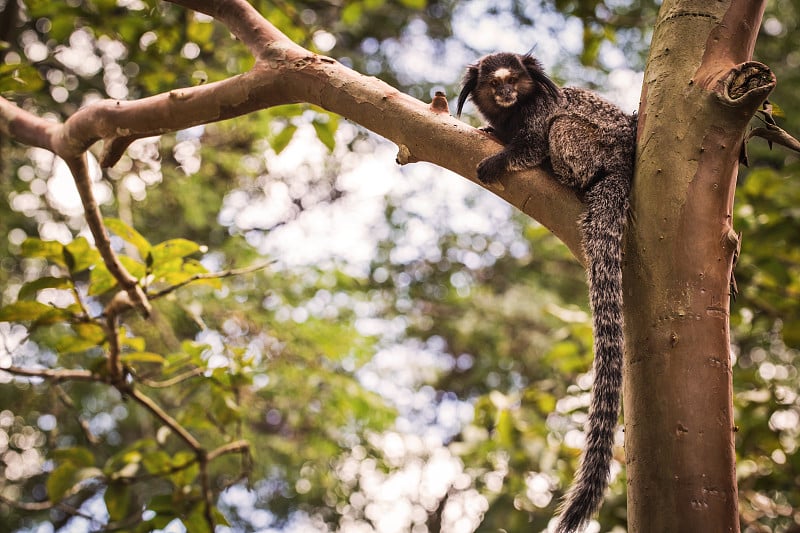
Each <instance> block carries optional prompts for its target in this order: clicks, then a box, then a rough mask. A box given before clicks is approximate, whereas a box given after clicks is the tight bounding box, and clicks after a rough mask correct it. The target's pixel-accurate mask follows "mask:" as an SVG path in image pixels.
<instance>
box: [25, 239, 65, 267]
mask: <svg viewBox="0 0 800 533" xmlns="http://www.w3.org/2000/svg"><path fill="white" fill-rule="evenodd" d="M21 248H22V256H23V257H41V258H43V259H47V260H48V261H51V262H53V263H56V264H59V265H61V266H66V265H65V263H64V245H63V244H61V243H60V242H58V241H43V240H42V239H37V238H36V237H28V238H27V239H25V240H24V241H23V242H22V247H21Z"/></svg>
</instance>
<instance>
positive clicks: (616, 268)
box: [556, 172, 630, 533]
mask: <svg viewBox="0 0 800 533" xmlns="http://www.w3.org/2000/svg"><path fill="white" fill-rule="evenodd" d="M629 189H630V183H629V176H628V175H627V173H625V172H622V173H619V174H613V175H608V176H605V177H604V178H603V179H601V180H600V181H598V182H597V183H596V184H595V185H593V186H592V188H591V189H589V191H588V192H587V195H586V204H587V208H586V213H585V215H584V217H583V219H582V220H581V229H582V231H583V247H584V252H585V254H586V259H587V260H588V262H589V268H588V280H589V300H590V304H591V308H592V317H593V328H594V386H593V389H592V400H591V405H590V408H589V419H588V423H587V428H586V431H587V435H586V448H585V449H584V451H583V456H582V457H581V462H580V467H579V468H578V471H577V472H576V474H575V481H574V482H573V485H572V487H571V488H570V490H569V491H568V492H567V494H566V496H565V497H564V500H563V501H562V503H561V506H560V508H559V514H561V519H560V521H559V524H558V527H557V529H556V531H557V532H558V533H572V532H574V531H577V530H578V529H579V528H581V527H582V526H583V525H584V524H585V523H586V522H587V521H588V520H589V519H590V518H591V517H592V515H593V514H594V513H595V512H597V510H598V509H599V508H600V505H601V503H602V501H603V494H604V492H605V489H606V487H607V486H608V474H609V468H610V466H611V458H612V454H611V453H612V446H613V443H614V433H615V431H616V428H617V421H618V418H619V404H620V393H621V388H622V353H623V345H624V340H623V334H622V326H623V317H622V234H623V231H624V228H625V220H626V218H627V210H628V192H629Z"/></svg>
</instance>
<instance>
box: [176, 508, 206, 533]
mask: <svg viewBox="0 0 800 533" xmlns="http://www.w3.org/2000/svg"><path fill="white" fill-rule="evenodd" d="M204 505H205V504H203V503H198V504H196V505H195V506H194V507H193V508H192V512H191V513H189V516H187V517H185V518H183V519H181V520H182V522H183V524H184V525H185V526H186V531H191V532H192V533H211V528H210V527H209V525H208V521H207V520H206V517H205V513H204V511H205V510H204V508H203V507H204Z"/></svg>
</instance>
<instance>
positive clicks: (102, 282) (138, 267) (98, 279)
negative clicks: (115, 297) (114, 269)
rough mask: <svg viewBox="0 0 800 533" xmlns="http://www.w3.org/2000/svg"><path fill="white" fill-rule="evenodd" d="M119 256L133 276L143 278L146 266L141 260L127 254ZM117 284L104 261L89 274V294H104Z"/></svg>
mask: <svg viewBox="0 0 800 533" xmlns="http://www.w3.org/2000/svg"><path fill="white" fill-rule="evenodd" d="M118 258H119V262H120V263H122V266H124V267H125V269H126V270H127V271H128V273H129V274H130V275H131V276H133V277H135V278H137V279H141V278H142V277H143V276H144V275H145V267H144V265H143V264H142V263H140V262H139V261H137V260H135V259H134V258H132V257H128V256H127V255H120V256H118ZM116 286H117V280H116V279H115V278H114V276H112V275H111V272H109V271H108V268H107V267H106V265H105V264H104V263H100V264H98V265H97V266H95V267H94V268H93V269H92V270H91V273H90V274H89V296H97V295H100V294H103V293H105V292H108V291H110V290H111V289H113V288H114V287H116Z"/></svg>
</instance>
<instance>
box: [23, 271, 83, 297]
mask: <svg viewBox="0 0 800 533" xmlns="http://www.w3.org/2000/svg"><path fill="white" fill-rule="evenodd" d="M70 287H72V281H71V280H69V279H68V278H58V277H53V276H44V277H41V278H39V279H35V280H33V281H29V282H28V283H26V284H25V285H23V286H22V288H21V289H20V290H19V294H18V295H17V298H18V299H19V300H29V299H32V298H35V297H36V293H37V292H39V291H40V290H42V289H68V288H70Z"/></svg>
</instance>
